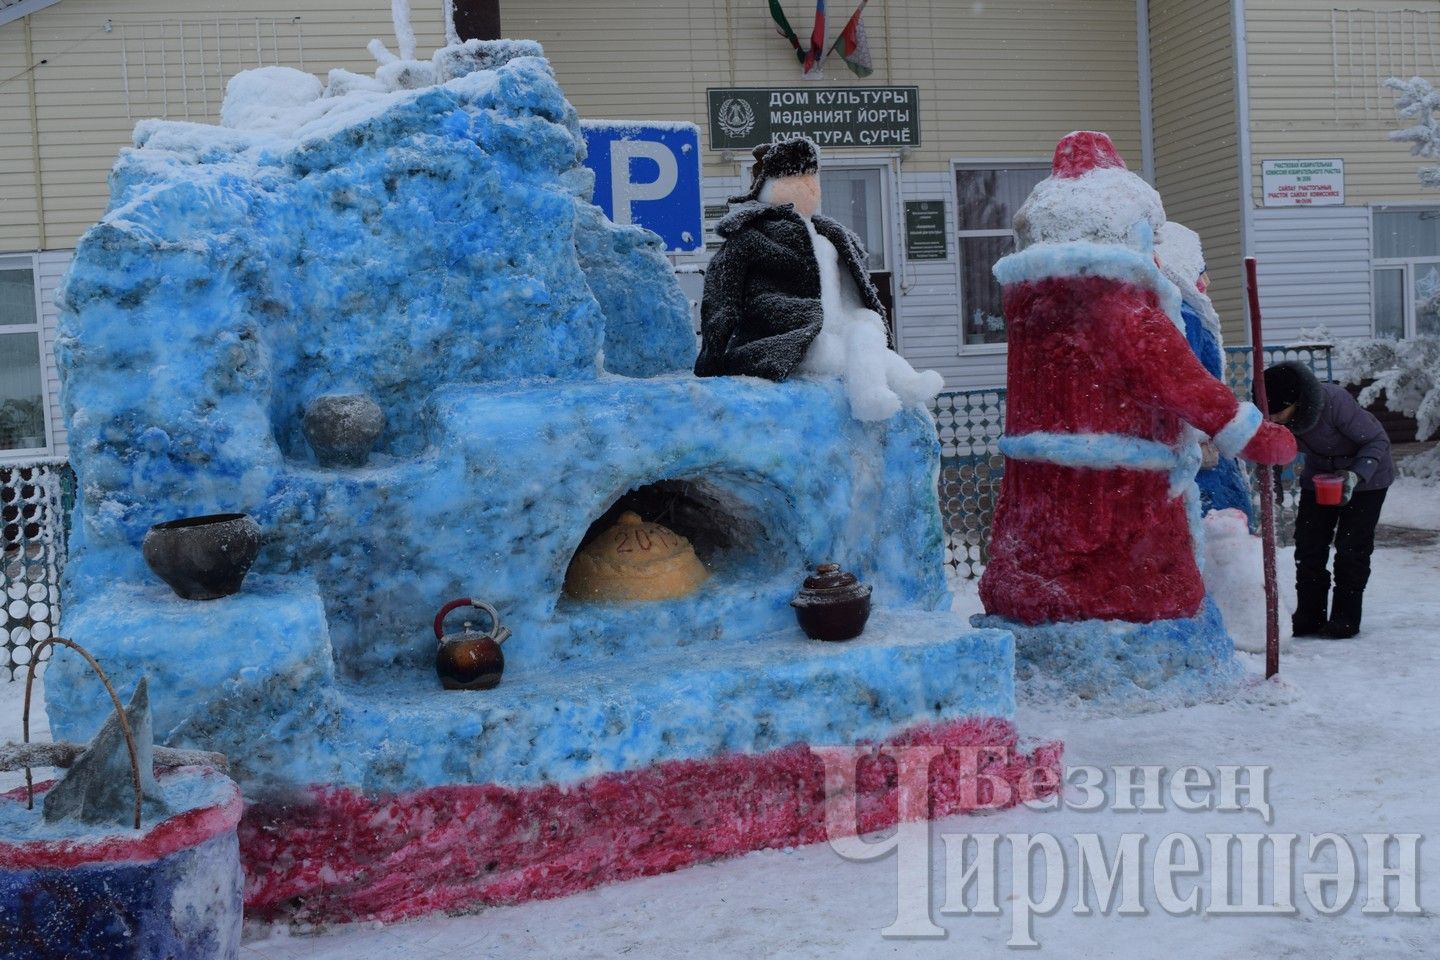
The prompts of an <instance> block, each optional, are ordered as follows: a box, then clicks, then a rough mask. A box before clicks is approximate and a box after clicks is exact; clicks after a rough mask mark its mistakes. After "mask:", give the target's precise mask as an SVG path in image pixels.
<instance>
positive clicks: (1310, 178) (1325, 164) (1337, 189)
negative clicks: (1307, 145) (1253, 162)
mask: <svg viewBox="0 0 1440 960" xmlns="http://www.w3.org/2000/svg"><path fill="white" fill-rule="evenodd" d="M1260 171H1261V190H1262V191H1263V192H1264V195H1265V206H1267V207H1336V206H1341V205H1342V204H1344V203H1345V161H1344V160H1338V159H1336V160H1262V161H1261V163H1260Z"/></svg>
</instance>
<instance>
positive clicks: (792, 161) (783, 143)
mask: <svg viewBox="0 0 1440 960" xmlns="http://www.w3.org/2000/svg"><path fill="white" fill-rule="evenodd" d="M753 152H754V156H755V163H754V164H753V165H752V166H751V167H750V192H749V193H742V194H740V195H739V196H735V197H731V198H730V202H731V203H744V202H745V201H747V200H757V199H759V197H760V189H761V188H762V187H764V186H765V181H766V180H774V179H779V178H780V177H803V176H806V175H807V174H813V173H819V172H820V148H819V147H817V146H815V144H814V143H813V142H811V141H810V140H809V139H808V138H806V137H792V138H791V139H789V140H780V141H777V142H775V143H762V144H761V145H760V146H758V147H756V148H755V150H754V151H753Z"/></svg>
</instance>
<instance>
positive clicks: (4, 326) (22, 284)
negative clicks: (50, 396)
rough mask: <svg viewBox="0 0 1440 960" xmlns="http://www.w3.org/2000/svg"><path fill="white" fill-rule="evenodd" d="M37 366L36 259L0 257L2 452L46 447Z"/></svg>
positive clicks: (26, 450)
mask: <svg viewBox="0 0 1440 960" xmlns="http://www.w3.org/2000/svg"><path fill="white" fill-rule="evenodd" d="M41 370H42V368H41V360H40V308H39V300H38V297H37V296H36V282H35V258H34V257H30V256H21V257H0V455H13V454H19V453H32V452H33V453H40V452H44V450H45V449H46V448H47V447H48V443H47V441H46V437H45V393H44V377H43V375H42V372H41Z"/></svg>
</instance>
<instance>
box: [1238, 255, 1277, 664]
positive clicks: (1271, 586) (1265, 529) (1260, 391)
mask: <svg viewBox="0 0 1440 960" xmlns="http://www.w3.org/2000/svg"><path fill="white" fill-rule="evenodd" d="M1245 287H1246V292H1247V293H1248V294H1249V295H1250V351H1251V355H1252V357H1253V358H1254V361H1255V364H1254V367H1255V372H1254V384H1255V406H1257V407H1259V408H1260V413H1261V415H1262V416H1263V415H1265V414H1266V413H1267V412H1268V410H1269V405H1268V404H1267V402H1266V397H1265V338H1264V336H1263V335H1262V334H1261V332H1260V286H1259V283H1258V282H1257V281H1256V278H1255V258H1254V257H1246V258H1245ZM1259 469H1260V538H1261V543H1262V544H1263V547H1264V551H1265V678H1266V679H1267V680H1268V679H1269V678H1270V677H1273V676H1275V675H1276V674H1277V673H1279V672H1280V592H1279V587H1278V585H1277V584H1276V577H1275V470H1274V468H1272V467H1270V466H1269V465H1267V464H1260V465H1259Z"/></svg>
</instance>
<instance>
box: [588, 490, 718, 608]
mask: <svg viewBox="0 0 1440 960" xmlns="http://www.w3.org/2000/svg"><path fill="white" fill-rule="evenodd" d="M709 576H710V572H709V571H708V570H706V569H705V564H703V563H701V562H700V558H699V557H697V556H696V555H695V549H694V548H693V547H692V546H690V541H689V540H687V539H686V538H685V537H682V536H681V535H680V534H678V533H676V532H675V531H673V530H671V529H670V528H669V527H665V526H662V525H661V524H658V523H647V522H646V521H644V520H642V519H641V518H640V515H639V514H638V513H635V512H634V511H633V510H627V511H625V512H624V513H622V514H620V518H619V520H617V521H616V523H615V525H614V526H613V527H611V528H610V529H609V530H606V531H605V532H604V533H602V534H600V536H598V537H596V538H595V539H594V540H592V541H590V542H589V543H587V544H586V545H585V546H584V547H583V548H582V549H581V550H580V552H579V553H577V554H575V559H573V560H571V561H570V569H569V570H568V571H566V573H565V593H566V595H567V596H570V597H573V598H575V599H577V600H598V601H627V600H674V599H676V598H678V597H684V596H687V595H689V594H691V593H693V592H694V591H695V589H696V588H697V587H699V586H700V584H702V583H704V582H705V580H706V579H707V578H708V577H709Z"/></svg>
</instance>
